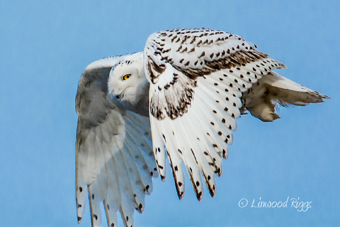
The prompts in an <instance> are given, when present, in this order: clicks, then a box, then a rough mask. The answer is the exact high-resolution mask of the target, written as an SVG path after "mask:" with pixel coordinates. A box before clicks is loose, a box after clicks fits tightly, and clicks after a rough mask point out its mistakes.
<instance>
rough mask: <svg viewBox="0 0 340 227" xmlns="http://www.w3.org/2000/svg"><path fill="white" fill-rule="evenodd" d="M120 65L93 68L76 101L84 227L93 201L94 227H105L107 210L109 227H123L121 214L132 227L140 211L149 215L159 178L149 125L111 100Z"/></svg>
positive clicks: (100, 63)
mask: <svg viewBox="0 0 340 227" xmlns="http://www.w3.org/2000/svg"><path fill="white" fill-rule="evenodd" d="M119 60H120V57H115V58H107V59H103V60H100V61H97V62H94V63H92V64H91V65H89V66H88V67H87V68H86V70H85V71H84V73H83V75H82V77H81V79H80V81H79V86H78V92H77V96H76V110H77V114H78V115H79V119H78V128H77V141H76V178H77V179H76V196H77V212H78V221H79V222H80V221H81V219H82V217H83V212H84V206H85V204H86V203H87V202H86V201H87V198H89V201H90V210H91V220H92V226H101V204H104V209H105V211H106V216H107V221H108V225H109V226H117V211H120V213H121V215H122V218H123V220H124V223H125V225H126V226H132V225H133V212H134V210H135V209H136V210H137V211H139V212H142V211H143V209H144V206H145V203H144V198H145V194H146V193H148V194H149V193H151V191H152V177H155V176H157V175H158V172H157V168H156V164H155V160H154V156H153V152H152V150H151V146H152V145H151V138H150V137H151V134H150V123H149V120H148V119H147V118H145V117H142V116H140V115H138V114H135V113H133V112H130V111H127V110H125V109H123V108H121V107H120V106H118V105H117V104H116V103H114V102H113V101H112V100H111V99H110V98H109V97H108V95H107V80H108V76H109V72H110V70H111V68H112V66H114V65H115V64H116V63H117V62H118V61H119ZM86 189H88V191H87V192H86Z"/></svg>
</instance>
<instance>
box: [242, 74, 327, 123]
mask: <svg viewBox="0 0 340 227" xmlns="http://www.w3.org/2000/svg"><path fill="white" fill-rule="evenodd" d="M329 98H330V97H328V96H326V95H322V94H320V93H318V92H317V91H313V90H311V89H309V88H306V87H304V86H302V85H300V84H298V83H295V82H294V81H291V80H289V79H287V78H285V77H283V76H280V75H279V74H277V73H275V72H271V73H270V74H268V75H264V76H263V77H262V78H261V79H260V80H259V81H258V82H257V83H256V84H254V85H253V87H251V88H250V89H249V90H248V91H247V92H244V93H243V96H242V102H243V107H242V109H241V111H242V113H244V112H245V111H246V110H248V111H249V112H250V113H251V114H252V115H253V116H254V117H257V118H259V119H260V120H262V121H274V120H276V119H278V118H280V116H279V115H278V114H277V113H276V112H275V107H276V105H277V103H279V104H281V105H282V106H288V105H297V106H305V105H307V104H308V103H319V102H323V101H324V100H323V99H329Z"/></svg>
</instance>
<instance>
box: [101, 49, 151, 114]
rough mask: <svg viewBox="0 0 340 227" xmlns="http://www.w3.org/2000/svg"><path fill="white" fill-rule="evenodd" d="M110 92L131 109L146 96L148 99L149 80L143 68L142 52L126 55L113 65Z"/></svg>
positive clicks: (116, 99)
mask: <svg viewBox="0 0 340 227" xmlns="http://www.w3.org/2000/svg"><path fill="white" fill-rule="evenodd" d="M108 92H109V95H110V97H111V98H112V99H113V100H115V101H117V102H118V103H119V104H121V105H122V106H124V107H125V108H126V109H130V110H131V109H134V107H136V105H137V104H138V103H140V102H141V101H143V100H144V99H145V98H146V99H147V100H148V94H149V82H148V81H147V79H146V77H145V74H144V70H143V53H142V52H139V53H135V54H132V55H127V56H124V57H123V58H122V60H121V61H120V62H119V63H118V64H117V65H115V66H114V67H112V69H111V72H110V76H109V80H108ZM145 96H146V97H145Z"/></svg>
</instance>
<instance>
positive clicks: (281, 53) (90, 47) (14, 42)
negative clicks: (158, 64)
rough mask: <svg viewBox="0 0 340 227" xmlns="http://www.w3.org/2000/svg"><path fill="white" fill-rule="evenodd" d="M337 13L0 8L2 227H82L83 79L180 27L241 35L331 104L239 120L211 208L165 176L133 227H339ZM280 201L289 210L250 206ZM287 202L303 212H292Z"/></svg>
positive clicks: (222, 5) (333, 8) (308, 9)
mask: <svg viewBox="0 0 340 227" xmlns="http://www.w3.org/2000/svg"><path fill="white" fill-rule="evenodd" d="M339 9H340V2H339V1H336V0H335V1H330V0H325V1H316V0H310V1H264V0H258V1H252V0H242V1H237V0H233V1H177V0H173V1H162V2H161V1H114V0H111V1H104V0H103V1H90V0H82V1H80V0H75V1H65V0H60V1H42V0H37V1H18V0H11V1H9V0H0V78H1V83H0V96H1V99H0V105H1V108H0V125H1V127H0V152H1V159H0V182H1V186H0V196H1V197H0V217H1V226H10V227H11V226H32V227H33V226H34V227H36V226H37V227H38V226H39V227H42V226H70V227H72V226H78V227H86V226H90V215H89V213H88V209H87V215H85V217H84V219H83V222H82V223H81V224H80V225H78V224H77V221H76V220H77V217H76V204H75V189H74V186H75V152H74V148H75V132H76V124H77V116H76V112H75V107H74V101H75V94H76V89H77V85H78V80H79V78H80V75H81V73H82V71H83V69H84V68H85V67H86V65H88V64H89V63H91V62H92V61H95V60H97V59H100V58H103V57H106V56H112V55H119V54H125V53H131V52H137V51H141V50H143V48H144V44H145V41H146V39H147V37H148V36H149V35H150V34H151V33H152V32H155V31H159V30H165V29H172V28H182V27H185V28H192V27H209V28H213V29H219V30H224V31H228V32H231V33H235V34H238V35H241V36H243V37H244V38H245V39H246V40H248V41H250V42H253V43H255V44H257V46H258V47H259V50H261V51H263V52H266V53H269V54H270V55H271V56H272V57H273V58H274V59H276V60H279V61H281V62H283V63H284V64H285V65H287V66H288V69H286V70H281V71H279V73H280V74H282V75H283V76H286V77H288V78H290V79H293V80H294V81H296V82H299V83H301V84H303V85H305V86H307V87H309V88H312V89H315V90H317V91H319V92H321V93H324V94H326V95H328V96H330V97H332V99H331V100H327V101H326V102H325V103H322V104H314V105H310V106H307V107H290V108H280V110H279V113H280V115H281V119H279V120H277V121H275V122H274V123H263V122H261V121H259V120H258V119H255V118H253V117H251V116H250V115H248V116H243V117H242V118H241V119H239V120H238V124H239V127H238V131H236V132H235V133H234V144H233V145H232V146H230V148H229V151H230V154H229V158H228V160H225V161H224V163H223V174H222V176H221V177H220V178H219V179H217V195H216V196H215V198H211V197H210V196H209V194H208V193H207V191H205V193H204V197H203V200H202V201H201V202H198V201H197V199H196V198H195V196H194V192H193V189H192V188H191V187H187V190H186V194H185V196H184V199H183V200H182V201H179V200H178V198H177V195H176V190H175V186H174V183H173V179H172V176H171V175H170V174H171V173H170V171H168V175H167V179H166V181H165V182H161V180H160V179H156V180H155V181H154V192H153V193H152V195H151V196H147V199H146V209H145V211H144V213H143V214H142V215H140V214H137V213H136V214H135V226H188V227H189V226H249V225H252V226H336V225H340V218H339V215H338V212H339V210H340V196H339V191H340V177H339V172H340V167H339V158H340V155H339V151H340V149H339V145H340V133H339V128H340V118H339V98H340V95H339V92H338V90H339V89H338V84H339V83H340V77H339V69H338V61H339V53H340V45H339V34H340V29H339V24H340V16H339V12H338V11H339ZM187 179H188V178H187ZM187 183H189V182H187ZM188 186H189V184H188ZM288 197H289V198H288ZM287 198H288V199H289V201H288V206H287V208H254V207H253V208H252V207H251V203H252V202H253V201H255V204H256V203H257V202H259V201H260V200H262V201H277V202H278V201H282V202H285V201H286V200H287ZM292 198H296V199H297V198H299V201H303V202H311V203H310V205H311V208H310V209H309V210H308V211H306V212H298V209H296V208H294V207H292V206H291V203H292V200H291V199H292ZM242 199H247V200H248V205H247V206H246V207H245V208H240V207H239V205H238V204H239V202H240V201H241V200H242ZM242 201H245V200H242ZM120 224H122V223H120ZM121 226H122V225H121Z"/></svg>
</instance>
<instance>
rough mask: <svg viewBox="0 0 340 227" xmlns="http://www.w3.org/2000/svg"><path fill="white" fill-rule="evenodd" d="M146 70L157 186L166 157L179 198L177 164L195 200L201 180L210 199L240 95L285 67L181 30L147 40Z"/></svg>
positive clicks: (213, 36) (223, 39)
mask: <svg viewBox="0 0 340 227" xmlns="http://www.w3.org/2000/svg"><path fill="white" fill-rule="evenodd" d="M144 67H145V73H146V76H147V78H148V80H149V82H150V94H149V101H150V122H151V131H152V141H153V151H154V153H155V157H156V162H157V166H158V170H159V173H160V175H161V177H162V179H164V178H165V160H166V151H167V154H168V157H169V161H170V165H171V168H172V172H173V176H174V179H175V182H176V189H177V193H178V196H179V198H182V197H183V194H184V191H185V188H184V174H183V168H182V162H184V165H185V167H186V169H187V171H188V174H189V177H190V180H191V182H192V186H193V188H194V190H195V192H196V195H197V198H198V199H199V200H201V198H202V193H203V188H202V180H201V175H202V176H203V178H204V180H205V182H206V185H207V187H208V190H209V192H210V194H211V196H214V195H215V191H216V182H215V178H214V174H217V175H218V176H220V175H221V173H222V166H221V165H222V158H227V156H228V147H227V145H228V144H231V143H232V141H233V139H232V131H233V130H236V128H237V125H236V120H235V119H236V118H238V117H240V114H241V112H240V108H241V107H242V101H241V97H242V93H243V92H246V91H248V89H249V88H251V87H252V86H253V84H254V83H257V82H258V80H259V79H260V78H262V76H263V75H268V74H270V72H271V71H272V70H274V69H280V68H285V66H284V65H283V64H281V63H279V62H277V61H275V60H273V59H271V58H269V57H268V55H267V54H265V53H262V52H260V51H258V50H256V46H255V45H253V44H251V43H249V42H246V41H245V40H244V39H243V38H241V37H239V36H237V35H233V34H230V33H227V32H222V31H216V30H210V29H193V30H186V29H181V30H171V31H163V32H158V33H154V34H152V35H151V36H150V37H149V38H148V40H147V43H146V46H145V49H144ZM165 148H166V149H165Z"/></svg>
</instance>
